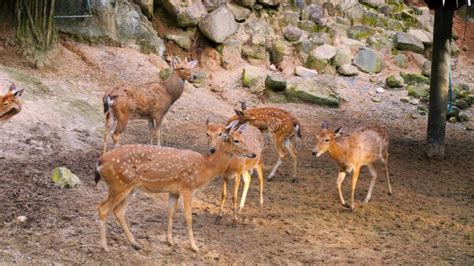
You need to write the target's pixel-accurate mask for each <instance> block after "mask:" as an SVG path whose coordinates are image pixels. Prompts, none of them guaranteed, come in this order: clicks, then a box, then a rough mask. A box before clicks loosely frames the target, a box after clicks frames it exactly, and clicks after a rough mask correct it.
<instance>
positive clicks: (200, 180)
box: [95, 128, 257, 252]
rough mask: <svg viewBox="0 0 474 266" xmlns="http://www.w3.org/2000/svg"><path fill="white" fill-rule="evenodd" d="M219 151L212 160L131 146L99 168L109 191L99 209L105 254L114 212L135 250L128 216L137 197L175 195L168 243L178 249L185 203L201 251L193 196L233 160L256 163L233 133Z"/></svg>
mask: <svg viewBox="0 0 474 266" xmlns="http://www.w3.org/2000/svg"><path fill="white" fill-rule="evenodd" d="M219 142H220V143H221V144H219V145H218V148H216V149H214V150H212V149H211V150H210V154H206V155H202V154H200V153H197V152H194V151H190V150H181V149H174V148H166V147H159V146H152V145H125V146H122V147H120V148H117V149H115V150H113V151H110V152H108V153H106V154H103V155H102V156H101V157H100V158H99V160H98V163H97V168H96V177H95V181H96V183H97V182H99V180H100V179H101V178H102V179H103V180H104V181H105V182H106V183H107V185H108V187H109V193H108V197H107V199H106V200H105V201H104V202H102V203H101V204H99V206H98V211H99V218H100V243H101V245H102V247H103V248H104V249H105V250H108V248H107V242H106V233H105V232H106V228H105V221H106V219H107V216H108V214H109V213H110V211H112V212H113V214H114V215H115V218H116V219H117V221H118V222H119V224H120V226H121V227H122V229H123V231H124V232H125V234H126V236H127V238H128V240H129V242H130V244H131V245H132V247H134V248H135V249H140V248H141V245H140V244H139V243H138V242H137V241H135V239H134V238H133V236H132V234H131V233H130V230H129V228H128V225H127V223H126V221H125V211H126V208H127V205H128V202H129V200H130V198H131V192H132V191H134V190H142V191H146V192H149V193H169V199H168V233H167V241H168V243H169V244H170V245H173V243H174V242H173V235H172V230H173V219H174V215H175V212H176V208H177V205H178V199H179V198H180V197H181V198H182V199H183V205H184V216H185V218H186V223H187V231H188V237H189V241H190V243H191V248H192V249H193V250H194V251H196V252H197V251H198V247H197V245H196V243H195V240H194V236H193V229H192V201H193V193H194V192H195V191H196V190H198V189H201V188H203V187H204V186H206V185H207V184H208V183H209V182H210V181H211V180H213V179H214V178H215V177H217V176H222V175H223V174H224V172H225V170H226V169H227V167H228V166H229V163H230V161H231V159H232V157H233V156H240V157H247V158H255V157H256V156H257V155H256V154H255V153H253V152H252V151H251V150H250V149H249V148H248V147H247V145H246V143H245V141H244V139H243V137H242V136H241V135H240V133H239V129H234V128H227V130H226V131H225V134H223V135H222V137H221V138H220V139H219Z"/></svg>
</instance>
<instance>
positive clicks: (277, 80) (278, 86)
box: [265, 73, 286, 91]
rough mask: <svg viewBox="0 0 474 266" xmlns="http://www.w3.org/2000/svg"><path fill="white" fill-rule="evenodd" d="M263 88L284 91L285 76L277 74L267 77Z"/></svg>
mask: <svg viewBox="0 0 474 266" xmlns="http://www.w3.org/2000/svg"><path fill="white" fill-rule="evenodd" d="M265 88H266V89H270V90H272V91H284V90H285V89H286V79H285V76H283V75H282V74H279V73H275V74H270V75H268V76H267V78H266V79H265Z"/></svg>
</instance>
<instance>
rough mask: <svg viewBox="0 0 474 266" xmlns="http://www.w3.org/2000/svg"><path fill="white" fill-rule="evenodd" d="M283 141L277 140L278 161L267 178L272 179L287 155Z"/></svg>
mask: <svg viewBox="0 0 474 266" xmlns="http://www.w3.org/2000/svg"><path fill="white" fill-rule="evenodd" d="M281 144H282V143H280V142H276V145H277V151H278V161H277V162H276V164H275V165H274V166H273V169H272V171H271V172H270V175H269V176H268V177H267V180H268V181H270V180H271V179H272V178H273V176H274V175H275V173H276V171H277V170H278V167H280V165H281V163H282V162H283V159H284V158H285V157H286V154H287V152H286V150H285V149H284V148H283V147H282V145H281Z"/></svg>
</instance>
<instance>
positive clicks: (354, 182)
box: [351, 166, 360, 211]
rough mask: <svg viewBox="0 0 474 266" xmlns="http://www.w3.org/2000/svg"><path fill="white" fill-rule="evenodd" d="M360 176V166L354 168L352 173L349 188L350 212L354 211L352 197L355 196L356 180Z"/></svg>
mask: <svg viewBox="0 0 474 266" xmlns="http://www.w3.org/2000/svg"><path fill="white" fill-rule="evenodd" d="M359 174H360V166H357V167H355V168H354V173H352V184H351V185H352V187H351V210H352V211H354V208H355V206H354V196H355V188H356V185H357V179H358V178H359Z"/></svg>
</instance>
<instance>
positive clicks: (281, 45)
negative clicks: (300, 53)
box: [270, 40, 290, 64]
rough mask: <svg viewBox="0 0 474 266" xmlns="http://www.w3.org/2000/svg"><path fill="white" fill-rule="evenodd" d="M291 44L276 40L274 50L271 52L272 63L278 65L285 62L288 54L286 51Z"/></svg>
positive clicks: (273, 44)
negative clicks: (284, 59)
mask: <svg viewBox="0 0 474 266" xmlns="http://www.w3.org/2000/svg"><path fill="white" fill-rule="evenodd" d="M289 46H290V45H289V43H287V42H285V41H281V40H276V41H274V42H273V43H272V50H271V52H270V61H271V62H272V63H273V64H278V63H280V62H281V61H283V58H284V56H285V54H286V49H287V47H289Z"/></svg>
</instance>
